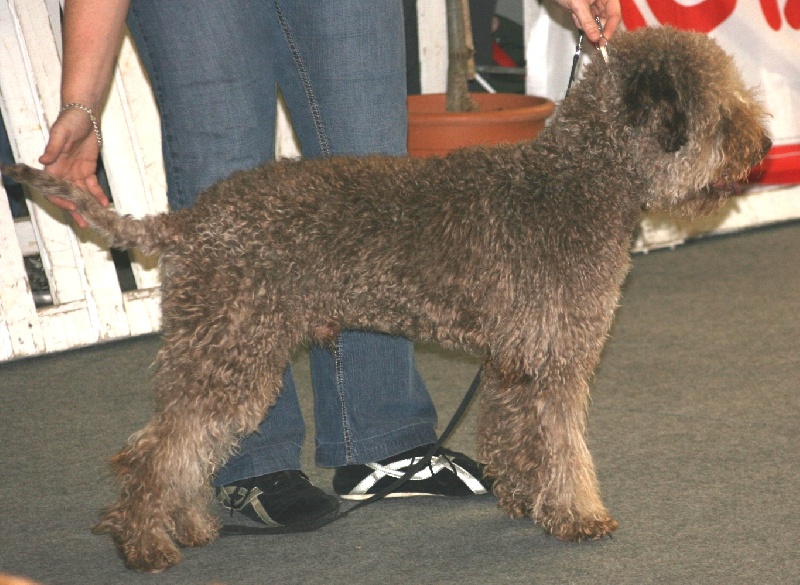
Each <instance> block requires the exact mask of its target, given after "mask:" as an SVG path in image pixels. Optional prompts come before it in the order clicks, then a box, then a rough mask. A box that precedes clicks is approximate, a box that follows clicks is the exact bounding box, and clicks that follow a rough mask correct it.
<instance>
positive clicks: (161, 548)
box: [117, 540, 181, 573]
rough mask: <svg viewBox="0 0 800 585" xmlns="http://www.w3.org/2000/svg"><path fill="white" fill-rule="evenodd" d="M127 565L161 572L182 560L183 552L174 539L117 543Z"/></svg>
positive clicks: (135, 569)
mask: <svg viewBox="0 0 800 585" xmlns="http://www.w3.org/2000/svg"><path fill="white" fill-rule="evenodd" d="M117 546H118V548H119V551H120V554H121V555H122V558H123V560H124V561H125V566H126V567H128V568H129V569H133V570H134V571H142V572H145V573H160V572H162V571H164V570H165V569H169V568H170V567H172V566H175V565H177V564H178V563H180V562H181V553H180V551H179V550H178V547H177V546H175V544H174V543H173V542H172V540H168V541H164V540H159V541H139V542H136V543H128V545H127V546H125V545H122V544H120V543H119V542H118V543H117Z"/></svg>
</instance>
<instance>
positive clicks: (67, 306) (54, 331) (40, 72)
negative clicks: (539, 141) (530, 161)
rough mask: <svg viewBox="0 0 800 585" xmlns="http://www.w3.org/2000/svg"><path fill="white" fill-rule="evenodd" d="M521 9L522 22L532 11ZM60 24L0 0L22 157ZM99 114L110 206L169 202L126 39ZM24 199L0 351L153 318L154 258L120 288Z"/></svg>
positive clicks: (734, 224) (435, 24)
mask: <svg viewBox="0 0 800 585" xmlns="http://www.w3.org/2000/svg"><path fill="white" fill-rule="evenodd" d="M521 1H522V0H521ZM524 2H525V11H526V16H528V15H530V14H531V13H533V12H534V11H538V10H539V5H538V3H537V2H536V0H524ZM418 13H419V23H420V58H421V72H422V87H423V91H425V92H435V91H442V90H443V88H444V69H445V68H446V63H447V50H446V46H445V44H444V43H443V39H444V38H445V33H444V30H445V24H444V0H418ZM526 21H527V23H526V27H527V28H528V30H530V28H531V24H530V22H531V19H530V18H526ZM60 36H61V35H60V29H59V5H58V0H0V110H1V111H2V114H3V119H4V120H5V123H6V128H7V131H8V134H9V138H10V140H11V144H12V149H13V152H14V156H15V159H16V160H18V161H21V162H26V163H29V164H36V160H37V158H38V157H39V156H40V155H41V153H42V152H43V150H44V146H45V143H46V140H47V135H48V134H47V133H48V130H47V129H48V128H49V127H50V125H51V124H52V122H53V121H54V120H55V117H56V115H57V113H58V109H59V82H60V68H61V65H60V63H61V60H60ZM529 63H530V57H529ZM534 65H535V64H534ZM102 126H103V135H104V139H105V143H104V146H103V153H102V154H103V162H104V166H105V169H106V173H107V175H108V181H109V186H110V189H111V193H112V196H113V199H114V205H115V207H116V208H117V209H118V210H119V211H121V212H123V213H129V214H131V215H134V216H142V215H147V214H152V213H158V212H161V211H164V210H166V209H167V202H166V194H165V191H166V188H165V180H164V169H163V165H162V160H161V144H160V135H159V126H158V113H157V110H156V107H155V104H154V101H153V98H152V95H151V92H150V89H149V86H148V84H147V81H146V78H145V76H144V75H143V73H142V68H141V66H140V63H139V61H138V58H137V56H136V53H135V50H134V48H133V46H132V43H131V42H130V40H129V39H126V40H125V42H124V46H123V49H122V53H121V56H120V60H119V65H118V68H117V71H116V73H115V76H114V84H113V87H112V90H111V94H110V96H109V100H108V103H107V105H106V107H105V110H104V111H103V114H102ZM276 141H277V151H278V153H279V155H284V156H293V155H295V154H297V148H296V145H295V143H294V140H293V136H292V132H291V128H290V127H289V124H288V121H287V118H286V116H285V114H283V112H282V111H281V112H280V113H279V124H278V133H277V136H276ZM796 195H797V191H796V190H794V191H793V190H791V189H789V190H786V189H783V190H777V191H774V192H772V193H771V194H770V193H767V194H766V195H764V194H759V195H758V196H753V197H752V198H747V199H743V200H740V202H739V203H737V204H736V205H738V206H739V210H738V211H737V210H733V211H731V210H727V211H726V212H723V214H722V215H720V216H719V217H717V218H716V219H711V220H710V221H706V223H705V224H703V225H700V226H698V225H675V224H673V223H669V222H663V221H661V220H659V219H657V218H650V219H648V220H646V221H645V222H644V223H643V229H642V231H641V235H640V238H639V240H638V242H637V244H636V247H637V248H638V249H648V248H651V247H658V246H663V245H674V244H675V243H678V242H680V241H682V239H684V238H685V237H687V236H690V235H696V234H697V233H703V232H707V231H716V230H719V229H722V230H728V229H738V228H740V227H744V226H747V225H752V224H753V223H770V222H773V221H778V220H781V219H785V218H787V217H800V202H799V201H800V198H798V197H797V196H796ZM742 208H744V209H743V210H742ZM28 209H29V211H30V218H29V219H27V218H26V219H24V220H19V219H17V220H15V219H14V218H12V215H11V211H10V208H9V205H8V200H7V198H6V197H5V194H4V193H0V361H3V360H8V359H12V358H17V357H22V356H27V355H34V354H41V353H48V352H54V351H59V350H64V349H67V348H71V347H77V346H82V345H88V344H93V343H97V342H100V341H103V340H109V339H116V338H123V337H128V336H132V335H139V334H144V333H149V332H153V331H157V330H158V328H159V317H160V313H159V308H158V304H159V274H158V267H157V265H156V263H155V262H154V261H153V259H147V258H141V257H138V256H135V255H134V256H133V258H132V260H133V261H132V272H133V277H134V279H135V281H136V290H133V291H128V292H123V291H122V290H121V288H120V285H119V281H118V277H117V273H116V270H115V268H114V264H113V262H112V260H111V256H110V253H109V251H108V250H107V249H106V248H105V247H104V246H103V245H102V244H101V243H99V241H98V240H97V239H95V238H94V237H93V236H92V234H90V233H84V232H78V233H76V232H75V231H74V230H73V228H72V227H71V222H69V221H67V220H66V219H65V217H64V214H63V212H61V211H59V210H57V209H55V208H53V206H52V205H50V204H49V203H47V201H46V200H44V199H43V198H42V197H40V196H37V195H36V194H35V193H34V194H32V200H28ZM726 222H727V223H726ZM35 254H38V255H40V256H41V261H42V264H43V268H44V272H45V274H46V276H47V280H48V282H49V288H50V293H51V297H52V304H50V305H47V306H40V307H37V306H36V305H35V303H34V300H33V296H32V294H31V290H30V286H29V283H28V277H27V275H26V271H25V267H24V262H23V258H24V257H26V256H32V255H35Z"/></svg>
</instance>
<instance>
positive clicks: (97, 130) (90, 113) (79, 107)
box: [58, 102, 103, 150]
mask: <svg viewBox="0 0 800 585" xmlns="http://www.w3.org/2000/svg"><path fill="white" fill-rule="evenodd" d="M65 110H81V111H83V112H86V113H87V114H88V116H89V120H91V121H92V129H94V135H95V138H97V147H98V148H99V149H100V150H103V134H102V132H100V125H99V124H98V123H97V118H96V117H95V115H94V112H93V111H92V108H90V107H89V106H84V105H83V104H80V103H78V102H71V103H68V104H66V105H64V106H62V108H61V110H60V111H59V112H58V113H59V114H61V112H63V111H65Z"/></svg>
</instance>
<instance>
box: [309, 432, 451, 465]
mask: <svg viewBox="0 0 800 585" xmlns="http://www.w3.org/2000/svg"><path fill="white" fill-rule="evenodd" d="M436 438H437V437H436V431H435V429H434V428H433V426H432V425H430V424H429V423H420V424H416V425H412V426H409V427H405V428H402V429H398V430H395V431H392V432H389V433H386V434H384V435H378V436H374V437H371V438H369V439H362V440H359V441H353V442H351V443H349V444H345V443H344V442H338V443H322V444H319V443H318V444H317V451H316V463H317V465H319V466H320V467H343V466H345V465H358V464H364V463H372V462H374V461H379V460H381V459H385V458H387V457H392V456H393V455H397V454H398V453H402V452H403V451H408V450H409V449H413V448H415V447H419V446H420V445H429V444H431V443H435V442H436Z"/></svg>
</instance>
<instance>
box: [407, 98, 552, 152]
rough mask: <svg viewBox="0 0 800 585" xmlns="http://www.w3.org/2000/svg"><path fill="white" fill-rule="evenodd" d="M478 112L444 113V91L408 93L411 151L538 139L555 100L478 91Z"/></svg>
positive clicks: (443, 150)
mask: <svg viewBox="0 0 800 585" xmlns="http://www.w3.org/2000/svg"><path fill="white" fill-rule="evenodd" d="M472 97H473V98H474V99H475V101H476V102H478V104H479V105H480V110H479V111H476V112H465V113H452V112H445V109H444V103H445V96H444V94H425V95H411V96H408V154H409V155H411V156H431V155H443V154H446V153H448V152H449V151H451V150H453V149H455V148H460V147H462V146H469V145H472V144H498V143H501V142H519V141H520V140H530V139H532V138H535V137H536V135H537V134H538V133H539V131H540V130H541V129H542V128H544V122H545V120H546V119H547V118H548V117H549V116H550V114H552V113H553V109H554V107H555V106H554V104H553V102H552V101H550V100H548V99H546V98H543V97H537V96H531V95H521V94H511V93H476V94H472Z"/></svg>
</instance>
